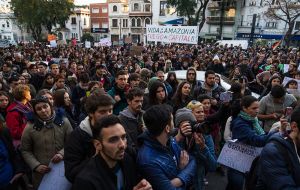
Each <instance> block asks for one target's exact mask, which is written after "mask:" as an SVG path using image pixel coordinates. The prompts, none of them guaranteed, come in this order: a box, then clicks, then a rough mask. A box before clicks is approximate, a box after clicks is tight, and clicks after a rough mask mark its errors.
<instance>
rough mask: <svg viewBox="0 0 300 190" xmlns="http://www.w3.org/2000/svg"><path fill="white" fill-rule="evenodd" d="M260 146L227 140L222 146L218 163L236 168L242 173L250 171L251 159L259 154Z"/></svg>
mask: <svg viewBox="0 0 300 190" xmlns="http://www.w3.org/2000/svg"><path fill="white" fill-rule="evenodd" d="M261 151H262V148H258V147H254V146H250V145H246V144H242V143H237V142H227V143H226V144H225V145H224V147H223V148H222V151H221V154H220V156H219V158H218V161H217V162H218V163H220V164H222V165H225V166H227V167H230V168H233V169H235V170H238V171H240V172H242V173H246V172H248V171H250V168H251V164H252V162H253V160H254V159H255V158H256V157H257V156H259V155H260V153H261Z"/></svg>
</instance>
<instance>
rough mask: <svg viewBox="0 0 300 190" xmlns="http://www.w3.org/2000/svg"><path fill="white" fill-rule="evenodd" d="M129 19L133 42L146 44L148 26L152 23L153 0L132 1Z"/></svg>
mask: <svg viewBox="0 0 300 190" xmlns="http://www.w3.org/2000/svg"><path fill="white" fill-rule="evenodd" d="M129 19H130V22H129V23H130V37H131V40H132V42H133V43H140V42H146V25H150V24H151V23H152V22H151V19H152V8H151V0H130V3H129Z"/></svg>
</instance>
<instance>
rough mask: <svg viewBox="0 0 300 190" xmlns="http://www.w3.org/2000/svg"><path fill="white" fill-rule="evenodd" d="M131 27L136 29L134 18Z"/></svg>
mask: <svg viewBox="0 0 300 190" xmlns="http://www.w3.org/2000/svg"><path fill="white" fill-rule="evenodd" d="M131 26H132V27H135V19H134V18H133V19H132V20H131Z"/></svg>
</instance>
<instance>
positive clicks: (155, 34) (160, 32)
mask: <svg viewBox="0 0 300 190" xmlns="http://www.w3.org/2000/svg"><path fill="white" fill-rule="evenodd" d="M147 41H154V42H166V43H181V44H197V43H198V27H197V26H155V25H147Z"/></svg>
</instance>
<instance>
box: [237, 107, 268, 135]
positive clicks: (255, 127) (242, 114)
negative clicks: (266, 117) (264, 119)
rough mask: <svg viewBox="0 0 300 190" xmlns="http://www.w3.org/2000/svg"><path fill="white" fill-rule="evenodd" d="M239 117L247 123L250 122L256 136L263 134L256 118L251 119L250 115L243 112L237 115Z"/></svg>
mask: <svg viewBox="0 0 300 190" xmlns="http://www.w3.org/2000/svg"><path fill="white" fill-rule="evenodd" d="M239 116H240V117H241V118H243V119H245V120H247V121H251V122H252V125H253V127H254V129H255V132H256V134H258V135H263V134H265V131H264V130H263V129H262V128H261V126H260V124H259V122H258V119H257V117H251V116H250V115H248V114H247V113H246V112H243V111H241V112H240V113H239Z"/></svg>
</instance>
